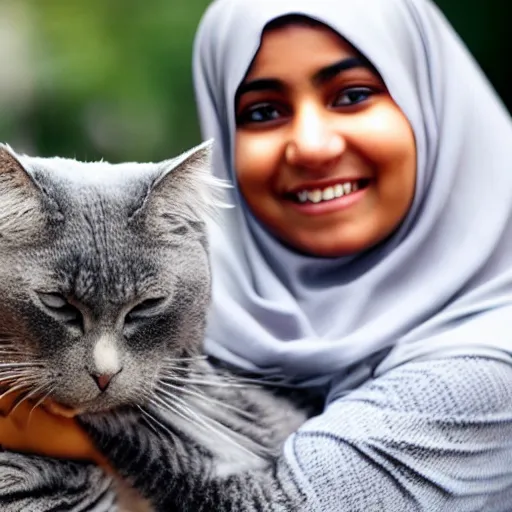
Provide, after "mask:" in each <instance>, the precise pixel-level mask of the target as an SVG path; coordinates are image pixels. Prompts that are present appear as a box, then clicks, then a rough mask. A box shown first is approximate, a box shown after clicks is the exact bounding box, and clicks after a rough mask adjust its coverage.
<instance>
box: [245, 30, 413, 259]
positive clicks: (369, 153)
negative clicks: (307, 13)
mask: <svg viewBox="0 0 512 512" xmlns="http://www.w3.org/2000/svg"><path fill="white" fill-rule="evenodd" d="M235 108H236V122H237V129H236V139H235V167H236V176H237V179H238V183H239V187H240V190H241V193H242V195H243V197H244V198H245V201H246V202H247V204H248V206H249V208H250V209H251V211H252V212H253V214H254V215H255V216H256V217H257V218H258V219H259V220H260V221H261V222H262V223H263V224H264V225H265V226H267V228H268V229H269V230H270V231H272V232H273V233H274V234H275V235H276V236H277V237H278V238H280V239H282V240H283V241H284V242H285V243H287V244H288V245H290V246H292V247H294V248H296V249H297V250H299V251H301V252H304V253H308V254H313V255H317V256H329V257H333V256H343V255H350V254H354V253H358V252H360V251H363V250H365V249H367V248H369V247H371V246H373V245H375V244H377V243H378V242H380V241H382V240H383V239H385V238H386V237H387V236H388V235H390V234H391V233H392V232H393V231H394V230H395V229H396V228H397V226H398V225H399V224H400V222H401V221H402V220H403V218H404V216H405V215H406V213H407V211H408V209H409V207H410V205H411V202H412V199H413V195H414V186H415V178H416V149H415V143H414V135H413V132H412V129H411V126H410V125H409V122H408V121H407V119H406V118H405V116H404V114H403V113H402V111H401V110H400V109H399V108H398V106H397V105H396V104H395V103H394V101H393V100H392V99H391V96H390V95H389V93H388V91H387V89H386V86H385V85H384V83H383V82H382V80H381V79H380V77H379V76H378V74H377V73H376V72H375V71H374V70H372V68H371V66H370V65H369V64H368V63H367V61H365V60H364V59H363V58H361V56H360V55H359V54H358V53H357V51H356V50H354V48H352V47H351V46H350V45H349V44H348V43H346V42H345V41H344V40H343V39H342V38H340V37H339V36H338V35H337V34H336V33H334V32H332V31H331V30H329V29H328V28H325V27H323V26H305V25H297V24H296V25H293V24H292V25H286V26H283V27H280V28H275V29H271V30H268V31H266V32H265V33H264V35H263V38H262V43H261V46H260V49H259V51H258V53H257V55H256V58H255V60H254V62H253V65H252V66H251V68H250V70H249V72H248V74H247V76H246V78H245V80H244V82H243V83H242V84H241V86H240V88H239V90H238V94H237V98H236V106H235Z"/></svg>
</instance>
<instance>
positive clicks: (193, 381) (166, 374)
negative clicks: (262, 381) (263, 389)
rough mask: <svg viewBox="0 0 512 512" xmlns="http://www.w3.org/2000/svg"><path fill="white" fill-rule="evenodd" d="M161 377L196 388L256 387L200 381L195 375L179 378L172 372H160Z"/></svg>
mask: <svg viewBox="0 0 512 512" xmlns="http://www.w3.org/2000/svg"><path fill="white" fill-rule="evenodd" d="M161 373H162V376H163V377H167V378H168V379H169V380H172V381H175V382H178V383H182V384H195V385H197V386H213V387H219V388H243V389H247V388H250V387H256V385H255V384H252V385H251V384H243V383H240V382H237V381H234V382H226V381H224V380H222V379H219V380H207V379H200V378H197V377H200V375H199V374H198V375H196V376H195V377H196V378H194V377H189V376H186V377H180V376H179V375H174V374H173V373H172V372H165V371H162V372H161Z"/></svg>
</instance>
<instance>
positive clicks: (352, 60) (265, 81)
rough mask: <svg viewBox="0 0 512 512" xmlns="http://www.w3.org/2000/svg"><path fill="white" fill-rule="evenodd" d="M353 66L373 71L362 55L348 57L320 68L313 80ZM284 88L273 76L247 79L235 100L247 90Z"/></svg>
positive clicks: (278, 90)
mask: <svg viewBox="0 0 512 512" xmlns="http://www.w3.org/2000/svg"><path fill="white" fill-rule="evenodd" d="M354 68H366V69H370V70H371V71H372V72H375V70H374V68H373V66H372V65H371V64H370V62H369V61H367V60H366V59H364V58H362V57H349V58H348V59H343V60H340V61H339V62H335V63H334V64H331V65H329V66H326V67H325V68H322V69H320V70H319V71H317V72H316V73H315V74H314V75H313V82H314V83H316V84H318V85H321V84H323V83H325V82H328V81H329V80H331V79H333V78H334V77H335V76H337V75H339V74H340V73H343V72H344V71H348V70H349V69H354ZM285 89H286V87H285V85H284V84H283V83H282V82H281V81H280V80H277V79H275V78H257V79H255V80H249V81H247V82H243V83H242V84H240V86H239V87H238V90H237V92H236V101H238V99H239V98H240V97H241V96H242V95H243V94H246V93H248V92H257V91H276V92H283V91H284V90H285Z"/></svg>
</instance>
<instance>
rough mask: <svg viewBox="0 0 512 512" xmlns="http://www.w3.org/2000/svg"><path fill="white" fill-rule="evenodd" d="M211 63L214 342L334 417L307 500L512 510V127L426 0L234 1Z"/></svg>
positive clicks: (227, 3) (214, 41)
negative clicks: (316, 395) (224, 201)
mask: <svg viewBox="0 0 512 512" xmlns="http://www.w3.org/2000/svg"><path fill="white" fill-rule="evenodd" d="M194 72H195V80H196V82H195V83H196V90H197V103H198V105H199V115H200V120H201V125H202V130H203V131H202V133H203V136H204V138H210V137H213V138H215V140H216V154H215V159H214V172H215V173H216V174H217V175H218V176H221V177H224V178H227V179H229V180H231V181H232V182H233V184H234V191H233V194H232V201H233V202H234V203H235V205H236V208H235V209H234V210H232V211H231V213H230V214H229V219H228V220H227V221H226V222H225V225H224V227H223V229H222V230H218V231H216V232H215V233H214V234H213V235H212V251H213V269H214V305H213V311H212V316H211V322H210V327H209V332H208V337H207V340H206V349H207V351H208V352H209V353H210V354H212V355H214V356H216V357H218V358H220V359H222V360H224V361H226V362H228V363H231V364H233V365H235V366H237V367H242V368H245V369H248V370H251V371H255V372H259V373H262V374H270V375H276V374H277V375H279V376H281V377H282V378H283V379H284V380H286V381H287V382H289V383H293V384H295V385H298V386H305V387H306V386H318V385H325V386H326V389H327V393H326V400H325V409H324V412H323V414H321V415H319V416H318V417H316V418H314V419H312V420H310V421H309V422H308V423H306V425H305V426H304V427H303V428H301V429H300V430H299V431H298V432H297V433H296V434H295V435H293V436H292V437H291V438H290V439H289V440H288V442H287V444H286V446H285V455H284V457H285V459H286V461H287V462H288V464H289V465H290V466H291V467H292V468H293V472H294V474H295V478H296V480H297V482H298V483H299V486H300V487H301V488H302V489H303V490H304V491H305V493H306V495H307V496H308V500H309V502H308V503H309V508H308V510H323V511H334V510H350V511H355V510H393V511H400V510H404V511H405V510H407V511H409V510H416V509H418V510H432V511H433V510H436V511H437V510H448V509H451V510H475V511H476V510H486V511H501V510H503V511H504V510H508V509H510V503H511V499H512V465H511V463H510V461H511V460H512V365H511V363H512V359H511V352H512V216H511V213H512V123H511V120H510V117H509V114H508V113H507V111H506V110H505V108H504V107H503V105H502V104H501V103H500V101H499V100H498V98H497V97H496V94H495V93H494V91H493V89H492V88H491V86H490V85H489V83H488V82H487V80H486V79H485V77H484V76H483V75H482V73H481V71H480V70H479V68H478V66H477V65H476V64H475V62H474V60H473V59H472V58H471V56H470V55H469V54H468V52H467V50H466V49H465V47H464V46H463V44H462V43H461V42H460V40H459V38H458V37H457V36H456V34H455V33H454V32H453V30H452V28H451V27H450V26H449V25H448V23H447V22H446V20H445V19H444V18H443V16H442V15H441V14H440V13H439V11H438V10H437V8H436V7H435V6H434V5H432V4H431V3H430V2H428V1H424V0H388V1H385V2H384V1H382V0H359V1H358V2H348V1H340V0H332V1H323V2H311V1H309V0H293V1H291V0H289V1H288V0H268V1H263V2H253V1H251V0H246V1H244V0H217V2H214V4H213V5H212V6H211V7H210V9H209V10H208V12H207V13H206V15H205V17H204V19H203V21H202V24H201V26H200V28H199V31H198V35H197V41H196V48H195V58H194Z"/></svg>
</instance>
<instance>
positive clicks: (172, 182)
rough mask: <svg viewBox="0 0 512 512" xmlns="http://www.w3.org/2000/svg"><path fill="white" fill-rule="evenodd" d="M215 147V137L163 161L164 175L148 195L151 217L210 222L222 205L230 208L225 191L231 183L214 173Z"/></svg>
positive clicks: (162, 173)
mask: <svg viewBox="0 0 512 512" xmlns="http://www.w3.org/2000/svg"><path fill="white" fill-rule="evenodd" d="M212 149H213V140H209V141H206V142H203V143H202V144H200V145H199V146H196V147H194V148H192V149H190V150H189V151H186V152H185V153H182V154H181V155H180V156H178V157H176V158H174V159H172V160H168V161H166V162H163V163H162V164H161V174H160V175H159V177H158V178H157V179H156V180H155V181H154V182H153V184H152V186H151V189H150V191H149V193H148V196H147V198H146V205H145V208H146V209H149V210H150V212H151V216H153V217H154V218H155V219H159V218H167V219H169V218H172V217H173V216H176V215H178V216H184V217H189V218H191V219H192V220H197V221H206V220H208V219H210V218H215V216H216V213H217V212H218V211H219V209H220V208H226V207H229V205H227V204H226V203H225V202H224V201H223V194H224V192H225V189H226V188H230V185H228V184H227V183H226V182H224V181H223V180H220V179H218V178H216V177H214V176H213V175H212V173H211V158H212Z"/></svg>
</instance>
